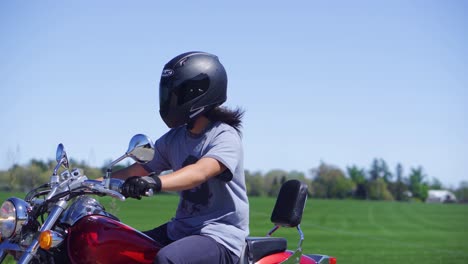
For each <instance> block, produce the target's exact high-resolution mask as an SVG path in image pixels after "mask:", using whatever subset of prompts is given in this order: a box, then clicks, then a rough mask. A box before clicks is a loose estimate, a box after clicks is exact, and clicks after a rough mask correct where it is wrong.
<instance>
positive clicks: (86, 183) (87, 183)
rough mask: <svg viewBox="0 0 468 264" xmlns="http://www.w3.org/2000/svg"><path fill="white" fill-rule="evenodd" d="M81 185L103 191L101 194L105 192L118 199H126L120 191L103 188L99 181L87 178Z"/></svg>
mask: <svg viewBox="0 0 468 264" xmlns="http://www.w3.org/2000/svg"><path fill="white" fill-rule="evenodd" d="M82 185H83V186H85V187H87V188H89V189H91V190H93V191H96V192H99V193H103V194H107V195H109V196H111V197H114V198H117V199H119V200H120V201H125V200H126V198H125V196H123V195H122V194H121V193H119V192H117V191H114V190H109V189H107V188H105V187H104V186H103V185H102V183H101V182H100V181H93V180H87V181H84V182H83V183H82Z"/></svg>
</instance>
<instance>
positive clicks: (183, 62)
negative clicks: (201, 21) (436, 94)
mask: <svg viewBox="0 0 468 264" xmlns="http://www.w3.org/2000/svg"><path fill="white" fill-rule="evenodd" d="M226 94H227V74H226V71H225V69H224V67H223V65H222V64H221V63H220V62H219V59H218V58H217V57H216V56H215V55H213V54H209V53H205V52H187V53H183V54H180V55H178V56H176V57H175V58H173V59H172V60H170V61H169V62H168V63H167V64H166V65H165V66H164V69H163V71H162V75H161V80H160V84H159V107H160V110H159V112H160V115H161V118H162V119H163V121H164V122H165V123H166V125H167V126H168V127H169V128H170V130H169V131H168V132H167V133H166V134H164V135H163V136H162V137H160V138H159V139H158V140H157V141H156V143H155V155H154V158H153V160H152V161H150V162H149V163H147V164H145V165H142V164H139V163H135V164H133V165H131V166H129V167H127V168H125V169H122V170H120V171H117V172H115V173H114V174H113V177H114V178H120V179H124V180H125V183H124V184H123V186H122V190H123V194H124V195H125V196H127V197H133V198H138V199H139V198H141V196H142V195H144V193H145V192H146V191H148V190H149V189H152V190H153V191H154V192H159V191H177V192H178V193H179V196H180V201H179V205H178V208H177V211H176V214H175V216H174V218H172V219H171V220H170V221H169V222H168V223H166V224H164V225H162V226H159V227H157V228H155V229H153V230H149V231H146V232H144V233H145V234H147V235H148V236H150V237H151V238H153V239H154V240H156V241H157V242H159V243H161V244H162V245H164V247H163V248H162V249H161V250H160V251H159V253H158V254H157V256H156V259H155V263H237V262H238V261H239V256H240V254H241V251H242V247H243V246H244V244H245V239H246V237H247V235H248V233H249V230H248V226H249V205H248V198H247V193H246V186H245V177H244V168H243V148H242V142H241V137H240V128H241V118H242V115H243V112H242V111H241V110H239V109H236V110H230V109H228V108H225V107H223V106H221V104H223V103H224V102H225V101H226V98H227V96H226ZM168 170H171V171H172V172H171V173H167V174H164V175H160V173H161V172H163V171H168ZM149 174H151V175H152V176H148V175H149Z"/></svg>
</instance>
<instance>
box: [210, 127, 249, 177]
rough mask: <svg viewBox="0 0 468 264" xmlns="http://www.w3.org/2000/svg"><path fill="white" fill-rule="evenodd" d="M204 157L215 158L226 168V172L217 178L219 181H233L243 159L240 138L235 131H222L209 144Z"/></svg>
mask: <svg viewBox="0 0 468 264" xmlns="http://www.w3.org/2000/svg"><path fill="white" fill-rule="evenodd" d="M203 157H204V158H205V157H210V158H214V159H216V160H217V161H219V162H221V163H222V164H223V165H224V166H226V168H227V169H226V171H224V172H223V173H222V174H220V175H218V176H217V177H218V178H219V179H221V180H223V181H226V182H228V181H230V180H232V177H233V174H234V172H235V170H236V168H237V166H238V164H239V161H240V159H241V157H242V144H241V139H240V136H239V135H238V134H237V133H236V132H234V131H229V130H225V131H222V132H221V133H219V134H218V135H216V136H215V138H214V139H213V141H212V142H211V143H210V144H209V146H208V151H207V152H206V154H205V155H203Z"/></svg>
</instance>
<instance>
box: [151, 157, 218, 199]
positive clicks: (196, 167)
mask: <svg viewBox="0 0 468 264" xmlns="http://www.w3.org/2000/svg"><path fill="white" fill-rule="evenodd" d="M225 170H226V166H224V165H223V164H222V163H221V162H219V161H218V160H216V159H214V158H208V157H207V158H201V159H200V160H198V161H197V162H196V163H194V164H191V165H188V166H185V167H183V168H181V169H180V170H177V171H174V172H172V173H169V174H165V175H161V176H159V179H161V190H162V191H183V190H188V189H191V188H193V187H196V186H198V185H200V184H202V183H203V182H205V181H207V180H208V179H210V178H212V177H215V176H217V175H219V174H221V173H222V172H224V171H225Z"/></svg>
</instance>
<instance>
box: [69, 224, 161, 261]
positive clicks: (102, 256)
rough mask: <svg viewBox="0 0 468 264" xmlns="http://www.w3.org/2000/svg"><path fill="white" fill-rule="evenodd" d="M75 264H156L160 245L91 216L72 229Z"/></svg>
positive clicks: (131, 231)
mask: <svg viewBox="0 0 468 264" xmlns="http://www.w3.org/2000/svg"><path fill="white" fill-rule="evenodd" d="M67 244H68V256H69V258H70V260H71V262H72V263H75V264H83V263H113V264H115V263H153V261H154V257H155V256H156V254H157V253H158V251H159V249H160V248H161V245H159V244H158V243H157V242H156V241H154V240H152V239H151V238H149V237H148V236H146V235H145V234H143V233H141V232H140V231H138V230H136V229H134V228H132V227H130V226H127V225H125V224H123V223H121V222H118V221H116V220H114V219H112V218H109V217H106V216H101V215H91V216H86V217H83V218H82V219H80V220H79V221H78V222H77V223H76V224H75V225H74V226H72V227H71V228H70V229H69V233H68V238H67Z"/></svg>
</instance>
